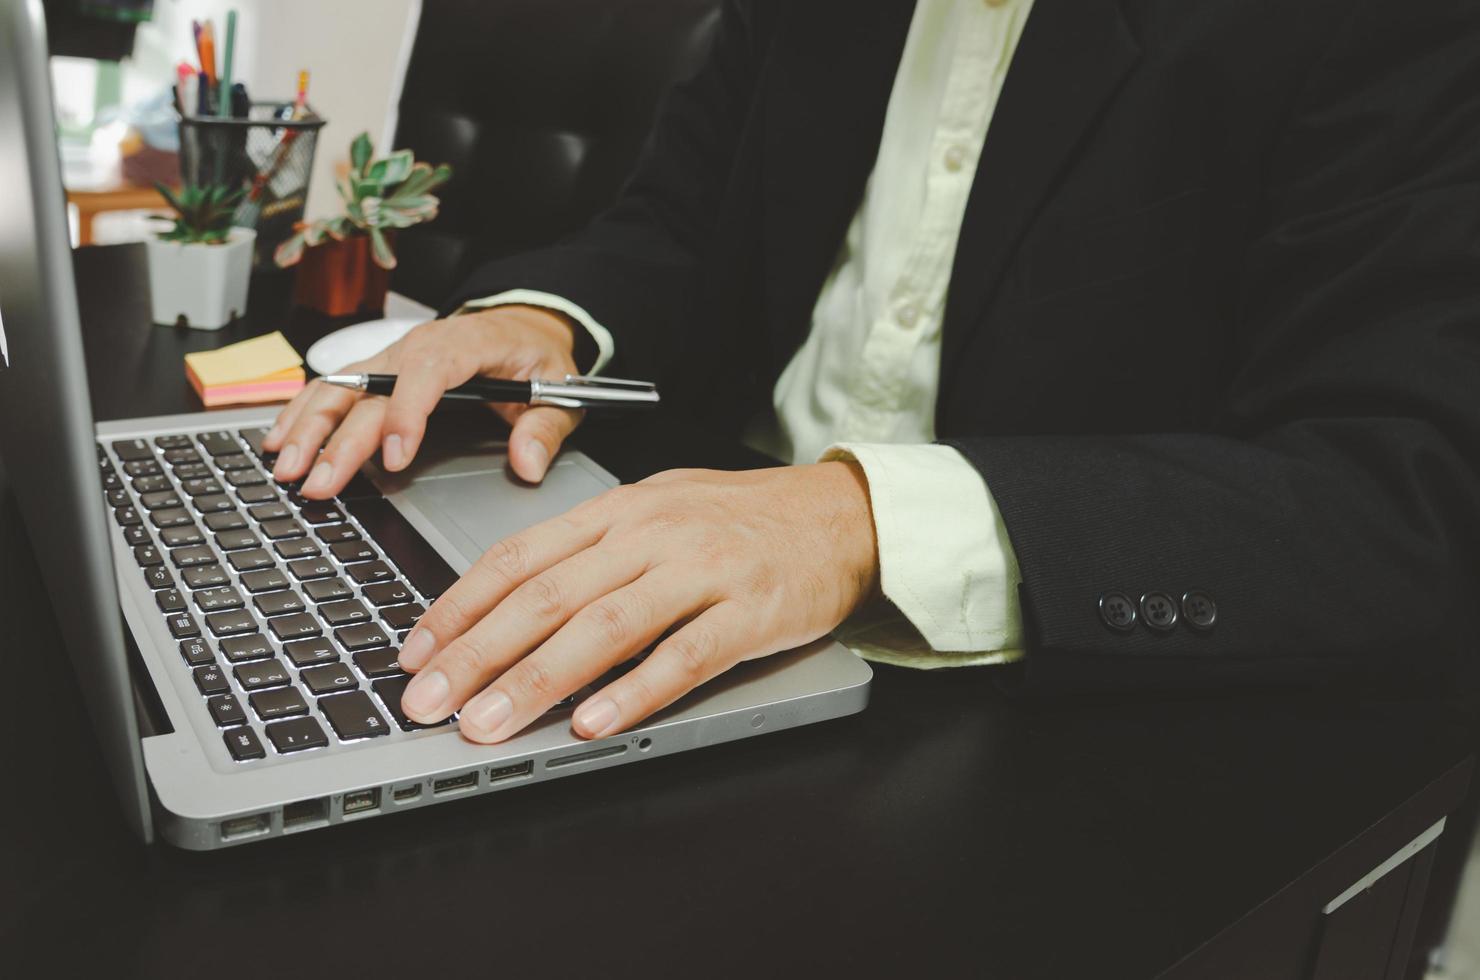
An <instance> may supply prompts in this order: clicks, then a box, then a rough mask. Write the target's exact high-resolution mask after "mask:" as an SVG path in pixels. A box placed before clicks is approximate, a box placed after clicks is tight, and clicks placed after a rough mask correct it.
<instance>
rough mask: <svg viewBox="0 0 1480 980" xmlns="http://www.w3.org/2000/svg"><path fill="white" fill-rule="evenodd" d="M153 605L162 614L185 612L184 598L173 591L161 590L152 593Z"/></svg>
mask: <svg viewBox="0 0 1480 980" xmlns="http://www.w3.org/2000/svg"><path fill="white" fill-rule="evenodd" d="M154 604H155V605H157V606H158V607H159V611H160V612H162V613H177V612H184V611H185V597H184V596H182V595H181V594H180V593H178V592H176V591H175V590H174V589H163V590H161V591H159V592H156V593H154Z"/></svg>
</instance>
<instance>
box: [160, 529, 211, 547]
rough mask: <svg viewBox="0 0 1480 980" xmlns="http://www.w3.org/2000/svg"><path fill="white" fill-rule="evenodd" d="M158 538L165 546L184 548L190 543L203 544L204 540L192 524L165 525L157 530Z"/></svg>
mask: <svg viewBox="0 0 1480 980" xmlns="http://www.w3.org/2000/svg"><path fill="white" fill-rule="evenodd" d="M159 538H160V540H161V541H163V542H164V546H165V547H166V548H185V547H188V546H189V545H192V544H205V540H206V539H205V538H203V537H201V533H200V528H198V527H196V526H195V525H194V524H186V525H182V526H181V527H167V528H165V529H164V530H162V531H160V532H159Z"/></svg>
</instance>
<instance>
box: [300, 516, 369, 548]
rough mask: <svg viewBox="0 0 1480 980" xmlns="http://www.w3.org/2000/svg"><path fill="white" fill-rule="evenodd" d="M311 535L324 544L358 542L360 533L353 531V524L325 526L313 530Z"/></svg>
mask: <svg viewBox="0 0 1480 980" xmlns="http://www.w3.org/2000/svg"><path fill="white" fill-rule="evenodd" d="M305 520H306V518H305ZM313 533H314V535H315V536H317V537H318V539H319V540H320V541H322V542H324V543H325V544H336V543H338V542H340V541H358V540H360V532H359V531H357V530H355V526H354V525H353V524H325V525H323V526H321V527H316V528H314V529H313Z"/></svg>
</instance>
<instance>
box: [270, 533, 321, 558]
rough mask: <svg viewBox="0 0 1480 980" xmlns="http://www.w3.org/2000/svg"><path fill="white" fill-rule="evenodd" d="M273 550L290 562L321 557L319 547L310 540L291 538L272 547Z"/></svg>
mask: <svg viewBox="0 0 1480 980" xmlns="http://www.w3.org/2000/svg"><path fill="white" fill-rule="evenodd" d="M272 550H273V551H276V552H277V553H278V554H279V555H281V556H282V557H283V558H285V559H288V560H290V561H291V560H294V559H298V558H317V557H318V556H319V546H318V545H316V544H314V543H313V541H312V539H310V538H289V539H288V540H286V541H279V542H277V543H276V544H274V545H273V546H272Z"/></svg>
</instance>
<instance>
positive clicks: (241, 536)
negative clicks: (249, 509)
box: [216, 527, 262, 551]
mask: <svg viewBox="0 0 1480 980" xmlns="http://www.w3.org/2000/svg"><path fill="white" fill-rule="evenodd" d="M261 545H262V542H261V541H259V540H257V535H255V534H253V533H252V532H251V531H249V530H247V529H246V528H244V527H241V528H237V529H236V530H234V531H222V532H221V533H220V534H218V535H216V547H218V548H220V549H221V550H222V551H241V550H242V549H243V548H258V547H261Z"/></svg>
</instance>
